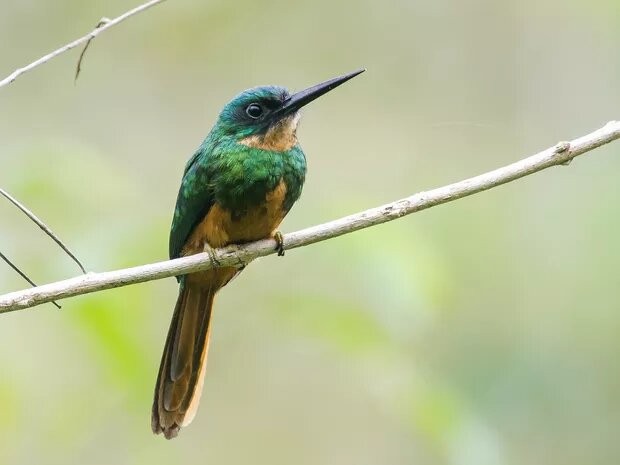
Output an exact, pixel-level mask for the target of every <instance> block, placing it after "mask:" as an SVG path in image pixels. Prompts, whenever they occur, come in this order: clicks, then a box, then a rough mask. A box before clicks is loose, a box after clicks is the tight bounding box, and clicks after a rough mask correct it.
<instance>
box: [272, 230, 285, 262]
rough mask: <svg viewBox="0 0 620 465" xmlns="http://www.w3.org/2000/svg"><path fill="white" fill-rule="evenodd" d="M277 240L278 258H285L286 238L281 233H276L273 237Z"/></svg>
mask: <svg viewBox="0 0 620 465" xmlns="http://www.w3.org/2000/svg"><path fill="white" fill-rule="evenodd" d="M273 238H274V239H275V240H276V250H277V251H278V257H284V236H282V233H281V232H280V231H276V233H275V234H274V235H273Z"/></svg>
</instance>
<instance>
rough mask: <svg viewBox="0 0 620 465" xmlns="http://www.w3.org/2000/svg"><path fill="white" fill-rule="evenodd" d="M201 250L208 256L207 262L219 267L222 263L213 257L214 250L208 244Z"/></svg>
mask: <svg viewBox="0 0 620 465" xmlns="http://www.w3.org/2000/svg"><path fill="white" fill-rule="evenodd" d="M203 250H204V251H205V252H207V254H209V260H211V264H213V265H215V266H217V267H219V266H221V265H222V263H221V262H220V261H219V260H218V259H217V257H216V255H215V250H214V249H213V247H211V246H210V245H209V244H205V245H204V247H203Z"/></svg>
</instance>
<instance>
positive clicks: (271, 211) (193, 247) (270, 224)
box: [183, 180, 287, 255]
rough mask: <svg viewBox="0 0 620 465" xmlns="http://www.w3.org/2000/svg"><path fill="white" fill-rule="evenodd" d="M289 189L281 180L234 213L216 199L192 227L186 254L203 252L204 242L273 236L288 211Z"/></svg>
mask: <svg viewBox="0 0 620 465" xmlns="http://www.w3.org/2000/svg"><path fill="white" fill-rule="evenodd" d="M286 192H287V186H286V183H285V182H284V180H280V182H279V183H278V184H277V186H276V187H275V188H274V189H273V190H271V191H269V192H267V193H266V194H265V198H264V201H261V202H259V203H257V204H255V205H252V206H250V207H248V208H247V209H244V210H243V211H241V212H235V213H234V214H233V212H232V211H231V210H229V209H226V208H224V207H223V206H222V205H221V204H220V203H215V204H214V205H213V206H212V207H211V208H210V209H209V211H208V212H207V214H206V215H205V217H204V218H203V220H202V221H201V222H200V223H199V224H198V225H197V226H196V227H195V228H194V230H193V231H192V233H191V235H190V237H189V239H188V240H187V242H186V243H185V247H184V248H183V255H189V254H194V253H197V252H202V250H203V248H204V245H205V243H207V244H208V245H209V246H211V247H214V248H217V247H224V246H226V245H229V244H236V243H243V242H251V241H256V240H259V239H265V238H267V237H272V236H273V234H274V233H275V231H276V229H277V228H278V226H279V225H280V223H281V222H282V220H283V219H284V216H285V215H286V210H285V208H284V204H285V199H286Z"/></svg>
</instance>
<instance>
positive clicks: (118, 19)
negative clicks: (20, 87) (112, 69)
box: [0, 0, 166, 87]
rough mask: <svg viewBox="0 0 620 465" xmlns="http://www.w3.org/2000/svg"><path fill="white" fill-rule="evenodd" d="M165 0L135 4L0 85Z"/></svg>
mask: <svg viewBox="0 0 620 465" xmlns="http://www.w3.org/2000/svg"><path fill="white" fill-rule="evenodd" d="M164 1H166V0H151V1H149V2H146V3H144V4H142V5H140V6H137V7H136V8H134V9H132V10H129V11H127V12H126V13H123V14H122V15H120V16H118V17H116V18H114V19H111V20H109V21H108V22H106V23H105V24H104V25H102V26H100V27H96V28H95V29H93V30H92V31H91V32H89V33H88V34H86V35H85V36H83V37H80V38H79V39H76V40H74V41H73V42H70V43H68V44H66V45H63V46H62V47H60V48H58V49H56V50H54V51H53V52H50V53H48V54H47V55H45V56H43V57H41V58H39V59H38V60H36V61H33V62H32V63H30V64H29V65H26V66H24V67H23V68H19V69H16V70H15V71H13V72H12V73H11V74H9V75H8V76H7V77H6V78H4V79H2V80H1V81H0V87H4V86H6V85H8V84H11V83H12V82H13V81H15V79H17V78H18V77H19V76H21V75H22V74H24V73H27V72H28V71H31V70H33V69H34V68H36V67H37V66H41V65H42V64H44V63H47V62H48V61H50V60H52V59H54V58H56V57H57V56H58V55H62V54H63V53H65V52H68V51H69V50H71V49H73V48H75V47H77V46H79V45H82V44H84V43H88V42H90V41H91V40H93V39H94V38H95V37H97V36H98V35H99V34H101V33H102V32H104V31H107V30H108V29H110V28H111V27H114V26H116V25H117V24H120V23H122V22H123V21H125V20H126V19H128V18H130V17H132V16H134V15H137V14H138V13H141V12H143V11H145V10H148V9H149V8H152V7H154V6H155V5H157V4H159V3H162V2H164Z"/></svg>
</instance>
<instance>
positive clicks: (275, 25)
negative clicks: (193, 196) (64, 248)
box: [0, 0, 620, 465]
mask: <svg viewBox="0 0 620 465" xmlns="http://www.w3.org/2000/svg"><path fill="white" fill-rule="evenodd" d="M136 4H137V1H135V0H134V1H127V0H124V1H120V0H110V1H104V0H100V1H96V2H85V1H82V0H56V1H54V2H51V1H45V0H27V1H26V0H1V1H0V5H1V7H2V8H1V13H0V69H1V70H2V71H1V74H2V75H3V76H4V75H7V74H9V73H10V72H11V71H12V70H13V69H15V68H17V67H19V66H22V65H24V64H26V63H28V62H29V61H32V60H34V59H35V58H37V57H39V56H41V55H42V54H43V53H47V52H48V51H50V50H51V49H53V48H55V47H57V46H59V45H61V44H64V43H66V42H68V41H70V40H72V39H74V38H76V37H78V36H80V35H82V34H84V33H85V32H87V31H88V30H90V29H91V28H92V27H93V26H94V25H95V24H96V22H97V21H98V20H99V18H101V17H102V16H108V17H113V16H116V15H118V14H120V13H122V12H124V11H125V10H128V9H129V8H131V7H133V6H135V5H136ZM619 20H620V8H619V7H618V2H616V1H613V0H592V1H586V0H574V1H569V2H564V1H560V0H547V1H534V0H519V1H517V0H514V1H495V0H465V1H463V0H438V1H436V0H418V1H414V0H400V1H387V2H378V1H376V0H355V1H354V0H346V1H341V2H334V1H332V0H314V1H312V2H285V1H283V0H272V1H265V2H258V1H250V0H213V1H204V2H203V1H200V2H199V1H192V0H170V1H168V2H165V3H164V4H162V5H160V6H158V7H156V8H155V9H152V10H150V11H148V12H146V13H144V14H143V15H141V16H139V17H136V18H133V19H131V20H130V21H128V22H126V23H124V24H123V25H121V26H119V27H117V28H115V29H113V30H110V31H109V32H107V33H105V34H104V35H102V36H101V37H100V38H99V39H97V40H96V41H95V42H94V43H93V44H92V46H91V48H90V50H89V53H88V56H87V57H86V61H85V63H84V69H83V72H82V76H81V78H80V80H79V81H78V83H77V85H74V83H73V72H74V66H75V63H76V60H77V56H78V53H79V52H77V51H76V52H72V53H70V54H66V55H64V56H62V57H61V58H58V59H56V60H54V61H53V62H52V63H49V64H47V65H45V66H44V67H41V68H39V69H37V70H36V71H33V72H32V73H29V74H27V75H25V76H23V77H22V78H20V79H19V80H18V81H16V82H15V83H14V84H12V85H11V86H9V87H5V88H2V89H0V109H1V111H0V140H1V141H2V144H1V146H0V160H1V165H0V185H1V186H2V187H4V188H5V189H8V190H9V191H10V192H11V193H13V194H14V195H15V196H17V197H18V198H19V199H21V200H22V201H24V202H25V203H26V204H27V205H28V206H29V207H30V208H32V209H33V210H34V211H35V212H37V213H38V214H39V215H40V216H41V217H42V218H43V219H44V220H46V221H47V222H48V223H49V224H50V226H51V227H52V229H54V230H55V231H56V232H57V233H58V234H59V235H60V236H61V237H62V238H63V239H64V240H65V241H66V242H67V243H68V244H69V245H70V246H71V247H72V248H73V250H74V251H75V252H76V253H77V254H78V256H79V257H80V258H81V259H82V260H83V262H84V263H85V264H86V265H87V267H88V268H89V269H91V270H96V271H103V270H111V269H116V268H121V267H126V266H131V265H137V264H142V263H148V262H153V261H157V260H163V259H165V258H166V256H167V244H168V227H169V224H170V219H171V213H172V209H173V206H174V202H175V199H176V193H177V188H178V184H179V181H180V177H181V173H182V170H183V166H184V164H185V161H186V159H187V158H188V157H189V156H190V155H191V154H192V153H193V150H194V149H195V148H196V147H197V145H198V144H199V143H200V142H201V140H202V138H203V137H204V136H205V135H206V133H207V132H208V130H209V128H210V127H211V125H212V123H213V121H214V119H215V117H216V116H217V113H218V112H219V109H220V108H221V107H222V106H223V105H224V103H226V102H227V101H228V100H229V99H230V98H231V97H232V96H233V95H234V94H236V93H237V92H239V91H240V90H243V89H245V88H247V87H251V86H254V85H258V84H280V85H285V86H287V87H289V88H292V89H301V88H303V87H306V86H308V85H311V84H314V83H316V82H318V81H321V80H323V79H327V78H330V77H332V76H335V75H338V74H341V73H344V72H347V71H350V70H353V69H356V68H359V67H361V66H365V67H367V68H368V72H367V73H366V74H364V75H363V76H361V77H359V78H358V79H356V80H354V81H352V82H351V83H349V84H347V85H346V86H343V87H341V88H340V89H338V90H337V91H336V92H334V93H331V94H330V95H329V96H328V97H325V98H324V99H321V100H320V101H317V102H316V103H314V104H313V105H311V106H309V107H308V108H307V110H306V111H305V116H304V119H303V121H302V125H301V128H300V132H299V137H300V140H301V143H302V146H303V147H304V150H305V152H306V155H307V157H308V164H309V176H308V179H307V184H306V187H305V190H304V194H303V195H302V199H301V200H300V202H299V203H298V204H297V205H296V206H295V208H294V209H293V210H292V212H291V214H290V215H289V217H288V218H287V220H286V221H285V223H284V225H283V230H284V231H292V230H295V229H298V228H301V227H304V226H309V225H313V224H316V223H320V222H324V221H327V220H330V219H334V218H337V217H339V216H342V215H345V214H349V213H353V212H355V211H358V210H362V209H365V208H368V207H371V206H375V205H379V204H381V203H384V202H387V201H390V200H393V199H396V198H399V197H403V196H406V195H409V194H412V193H414V192H416V191H419V190H424V189H429V188H433V187H437V186H440V185H443V184H446V183H449V182H452V181H456V180H459V179H462V178H465V177H468V176H471V175H475V174H478V173H480V172H482V171H485V170H488V169H492V168H495V167H499V166H502V165H504V164H507V163H509V162H512V161H514V160H517V159H519V158H521V157H522V156H524V155H527V154H530V153H533V152H536V151H538V150H539V149H543V148H546V147H548V146H550V145H553V144H554V143H556V142H557V141H558V140H563V139H569V138H573V137H576V136H580V135H582V134H585V133H587V132H589V131H591V130H593V129H595V128H597V127H599V126H601V125H602V124H604V123H605V122H607V121H608V120H610V119H615V118H619V117H620V115H619V113H618V97H619V86H618V82H620V54H619V53H618V43H619V41H620V29H618V22H619ZM619 152H620V145H619V144H618V143H616V144H612V145H610V146H608V147H604V148H602V149H600V150H597V151H596V152H593V153H591V154H589V155H587V156H584V157H582V158H579V159H578V160H576V161H574V162H573V163H572V164H571V165H570V167H568V168H565V167H561V168H554V169H550V170H547V171H545V172H543V173H541V174H537V175H534V176H530V177H528V178H526V179H524V180H521V181H518V182H515V183H512V184H509V185H508V186H505V187H501V188H498V189H494V190H492V191H490V192H487V193H483V194H481V195H477V196H475V197H471V198H467V199H464V200H461V201H458V202H455V203H451V204H449V205H445V206H442V207H439V208H433V209H431V210H429V211H425V212H423V213H420V214H416V215H414V216H412V217H408V218H406V219H403V220H400V221H397V222H392V223H390V224H388V225H384V226H380V227H376V228H372V229H371V230H367V231H363V232H359V233H355V234H352V235H347V236H345V237H342V238H339V239H336V240H331V241H328V242H326V243H322V244H317V245H314V246H312V247H306V248H303V249H298V250H295V251H291V252H289V253H287V255H286V258H285V259H276V258H274V257H269V258H265V259H262V260H260V261H259V262H257V263H254V264H252V265H251V266H250V267H249V268H248V269H247V270H246V271H245V272H244V273H243V275H242V276H241V277H240V278H239V279H237V280H236V281H235V282H234V283H232V284H231V285H230V286H228V287H227V288H226V289H225V290H224V291H223V292H222V293H221V294H220V297H219V300H218V302H217V311H216V317H215V321H214V331H213V337H212V344H211V351H210V359H209V370H208V375H207V379H206V382H205V392H204V395H203V398H202V399H203V400H202V405H201V407H200V410H199V413H198V415H197V417H196V420H195V421H194V423H193V424H192V425H191V426H190V427H188V428H186V429H184V430H183V431H182V432H181V434H180V436H179V438H177V439H176V440H174V441H172V442H167V441H165V440H163V438H161V437H155V436H153V435H152V433H151V431H150V407H151V401H152V389H153V385H154V382H155V376H156V373H157V367H158V365H159V358H160V354H161V350H162V347H163V342H164V338H165V334H166V331H167V328H168V323H169V320H170V317H171V315H172V309H173V305H174V301H175V295H176V283H175V281H174V280H173V279H168V280H164V281H155V282H151V283H148V284H143V285H139V286H132V287H127V288H123V289H118V290H113V291H106V292H102V293H99V294H96V295H91V296H87V297H80V298H74V299H71V300H68V301H65V302H64V307H63V310H62V311H56V310H55V309H54V308H53V307H52V306H51V305H46V306H43V307H39V308H37V309H32V310H28V311H22V312H16V313H12V314H9V315H4V316H2V317H1V319H2V322H1V324H0V340H1V341H2V342H1V344H0V347H1V350H0V412H1V413H0V463H3V464H34V463H36V464H82V463H88V464H110V463H115V464H142V463H149V464H153V463H181V462H182V461H185V462H187V463H217V464H220V465H221V464H240V463H252V464H270V465H277V464H293V463H294V464H299V465H305V464H308V465H309V464H338V465H340V464H352V465H353V464H355V465H363V464H413V463H415V464H451V465H469V464H471V465H487V464H489V465H490V464H498V465H499V464H524V463H545V464H562V465H570V464H584V463H597V464H598V463H601V464H602V463H618V461H619V460H620V443H619V442H618V435H619V429H620V427H619V425H620V370H619V369H618V362H617V355H618V353H619V352H620V338H618V333H619V331H620V311H619V310H620V309H619V308H618V289H619V286H620V273H619V272H618V263H619V262H620V244H619V243H618V240H617V238H618V234H619V232H620V205H619V203H618V202H617V199H618V181H617V176H618V170H619V169H620V153H619ZM0 218H1V220H0V221H1V224H2V227H1V228H0V250H2V251H3V252H5V253H6V254H7V255H9V256H10V257H12V258H13V259H14V260H15V261H16V262H17V263H18V264H19V265H20V266H22V267H23V268H24V269H25V270H27V271H28V272H29V274H30V275H31V276H32V278H33V279H35V280H36V281H37V282H40V283H44V282H50V281H54V280H58V279H62V278H65V277H70V276H73V275H75V274H77V272H78V270H77V269H76V267H75V266H74V265H73V264H72V263H71V262H70V261H69V260H68V259H67V257H66V256H64V255H63V254H62V253H61V252H60V251H59V250H58V248H57V247H55V246H54V244H53V243H52V242H51V241H50V240H49V239H48V238H47V237H45V236H44V235H43V234H42V233H41V231H40V230H39V229H38V228H36V227H35V226H34V225H33V224H31V223H30V222H28V220H26V219H24V217H23V216H22V215H21V214H20V213H19V212H17V211H16V209H15V208H13V207H12V206H10V205H9V204H8V203H7V202H5V201H0ZM23 287H24V283H23V282H22V281H21V280H20V279H19V278H18V277H17V276H16V275H15V274H14V273H13V272H12V271H10V270H9V269H8V268H7V267H6V266H4V265H3V266H1V267H0V292H9V291H12V290H16V289H20V288H23Z"/></svg>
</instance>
